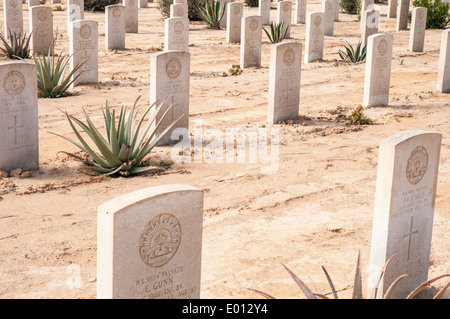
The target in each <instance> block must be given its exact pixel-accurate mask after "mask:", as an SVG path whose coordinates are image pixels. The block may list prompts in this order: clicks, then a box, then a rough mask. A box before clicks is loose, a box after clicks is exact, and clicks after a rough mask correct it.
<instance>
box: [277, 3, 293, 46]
mask: <svg viewBox="0 0 450 319" xmlns="http://www.w3.org/2000/svg"><path fill="white" fill-rule="evenodd" d="M291 12H292V2H291V1H289V0H284V1H280V2H278V4H277V23H278V24H280V23H281V22H283V32H284V30H286V29H287V32H286V37H285V38H286V39H288V38H290V37H291Z"/></svg>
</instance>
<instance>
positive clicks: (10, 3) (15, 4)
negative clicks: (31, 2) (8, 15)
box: [9, 0, 19, 8]
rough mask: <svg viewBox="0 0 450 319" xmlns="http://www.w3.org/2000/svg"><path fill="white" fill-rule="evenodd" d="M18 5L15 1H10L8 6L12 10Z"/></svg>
mask: <svg viewBox="0 0 450 319" xmlns="http://www.w3.org/2000/svg"><path fill="white" fill-rule="evenodd" d="M18 4H19V1H17V0H11V1H10V2H9V5H10V6H11V7H13V8H17V5H18Z"/></svg>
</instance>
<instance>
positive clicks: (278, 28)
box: [263, 22, 289, 43]
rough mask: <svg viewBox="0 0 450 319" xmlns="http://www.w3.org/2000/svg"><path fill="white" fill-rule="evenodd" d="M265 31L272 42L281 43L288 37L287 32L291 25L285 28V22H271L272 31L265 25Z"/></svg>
mask: <svg viewBox="0 0 450 319" xmlns="http://www.w3.org/2000/svg"><path fill="white" fill-rule="evenodd" d="M263 30H264V32H265V33H266V35H267V37H268V38H269V40H270V42H272V43H280V42H281V41H283V40H284V38H285V37H286V33H287V32H288V30H289V26H288V27H287V28H286V29H284V23H283V22H280V23H274V22H270V33H269V32H268V31H267V30H266V29H265V28H264V27H263Z"/></svg>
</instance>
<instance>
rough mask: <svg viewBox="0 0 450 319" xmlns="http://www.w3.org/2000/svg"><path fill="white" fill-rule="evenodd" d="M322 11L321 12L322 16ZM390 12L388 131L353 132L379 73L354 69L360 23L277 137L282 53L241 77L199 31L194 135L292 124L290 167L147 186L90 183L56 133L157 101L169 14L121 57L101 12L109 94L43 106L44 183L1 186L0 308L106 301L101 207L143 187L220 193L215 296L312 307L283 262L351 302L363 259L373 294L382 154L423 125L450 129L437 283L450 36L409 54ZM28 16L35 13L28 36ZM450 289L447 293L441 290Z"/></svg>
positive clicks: (170, 178)
mask: <svg viewBox="0 0 450 319" xmlns="http://www.w3.org/2000/svg"><path fill="white" fill-rule="evenodd" d="M52 6H53V8H54V9H56V5H52ZM320 6H321V5H320V2H319V1H317V0H314V1H309V2H308V8H307V10H308V12H312V11H320ZM379 6H380V8H381V10H382V11H381V24H380V32H383V33H388V34H392V35H393V36H394V49H393V59H392V73H391V84H390V102H389V106H388V107H371V108H365V109H364V113H365V114H366V115H367V116H368V117H370V118H371V119H372V120H373V121H374V124H373V125H367V126H358V125H349V124H348V123H346V122H347V121H346V120H345V117H346V116H348V115H349V114H350V113H351V111H352V110H353V109H354V108H356V107H357V106H358V105H359V104H361V103H362V98H363V87H364V67H365V64H364V63H358V64H347V63H343V62H341V61H339V56H338V54H337V52H338V50H339V49H343V48H344V45H345V44H346V42H347V41H348V42H349V43H350V44H352V45H355V44H357V43H358V41H359V34H360V33H359V29H358V28H359V22H358V21H357V18H356V16H355V15H347V14H343V13H342V12H341V14H340V20H341V21H340V22H336V23H335V32H334V36H333V37H329V36H325V48H324V59H323V60H322V61H318V62H314V63H310V64H304V63H303V62H302V71H301V93H300V110H299V113H300V115H299V119H298V120H296V121H289V122H287V123H281V124H275V125H271V124H268V123H266V117H267V95H268V80H269V79H268V76H269V68H268V65H269V59H270V57H269V52H270V45H271V44H270V42H269V41H268V38H267V37H266V36H265V34H263V45H262V66H261V67H260V68H248V69H244V70H243V72H242V74H240V75H236V76H231V75H228V69H229V68H230V67H231V65H233V64H239V45H238V44H227V43H226V41H225V34H226V33H225V32H226V31H225V30H209V29H206V27H205V24H204V23H202V22H193V21H191V22H190V34H189V37H190V48H189V50H190V53H191V65H190V68H191V76H190V114H189V122H190V128H191V133H192V129H193V127H194V123H195V121H198V120H201V121H202V125H203V129H208V128H214V129H218V130H221V131H223V132H225V130H226V129H227V128H248V129H259V128H262V129H270V128H278V129H279V168H278V170H277V171H276V172H275V173H274V174H265V173H263V172H262V171H261V167H266V166H267V165H269V164H266V163H234V164H231V163H228V164H227V163H205V162H202V163H183V164H177V163H174V164H172V165H170V167H168V168H167V169H165V170H163V171H161V172H160V173H158V174H147V175H143V176H136V177H131V178H130V177H117V178H109V177H90V176H87V175H84V174H82V173H80V172H79V171H77V168H78V166H79V164H78V163H77V162H74V161H73V160H72V159H70V158H69V157H68V156H66V155H65V154H63V153H58V152H60V151H67V152H77V151H78V150H77V149H76V148H75V147H74V146H73V145H72V144H70V143H69V142H67V141H66V140H64V139H62V138H61V137H58V136H55V135H53V134H51V132H53V133H58V134H61V135H63V136H67V137H73V133H72V131H71V128H70V126H69V123H68V121H67V119H66V118H65V115H64V114H63V113H62V112H61V110H63V111H67V112H68V113H69V114H72V115H74V116H75V117H77V118H81V119H83V118H84V116H83V113H82V108H85V109H86V111H87V112H88V113H89V115H91V116H92V117H93V119H94V120H95V121H96V123H98V124H99V125H101V121H102V118H101V107H102V106H104V104H105V101H106V100H108V101H109V103H110V105H111V106H113V107H119V106H120V105H122V104H124V105H129V106H131V105H132V103H133V102H134V100H135V99H136V98H137V97H138V96H142V97H141V100H140V105H142V106H144V105H148V103H149V81H150V80H149V74H150V73H149V72H150V55H151V54H152V53H154V52H156V48H158V47H160V46H161V43H163V42H164V18H163V17H162V16H161V14H160V12H159V10H158V9H157V4H156V3H149V8H147V9H139V33H138V34H130V33H127V34H126V49H125V50H119V51H110V52H106V51H105V50H104V39H105V37H104V13H91V12H85V19H92V20H96V21H98V22H99V83H97V84H91V85H81V86H78V87H76V88H74V89H71V90H70V93H71V95H70V96H67V97H64V98H59V99H42V98H41V99H39V145H40V154H39V156H40V168H39V170H38V171H34V172H33V176H32V177H28V178H20V177H7V178H1V179H0V225H1V227H0V253H1V257H2V258H1V261H0V281H1V283H2V284H1V285H0V297H2V298H95V297H96V266H97V261H96V247H97V238H96V231H97V207H98V206H99V205H101V204H103V203H104V202H106V201H109V200H111V199H113V198H115V197H117V196H119V195H122V194H126V193H129V192H131V191H134V190H138V189H141V188H145V187H149V186H157V185H166V184H189V185H192V186H195V187H198V188H201V189H203V190H204V221H203V223H204V224H203V249H202V280H201V298H212V299H214V298H261V296H259V295H257V294H256V293H254V292H252V291H250V290H248V288H254V289H258V290H262V291H264V292H266V293H269V294H271V295H273V296H275V297H278V298H304V296H303V295H302V293H301V291H300V290H299V289H298V287H297V286H296V284H295V283H294V281H293V280H292V278H291V277H290V276H289V274H288V273H287V272H286V271H285V270H284V268H283V267H282V265H281V264H280V263H281V262H282V263H284V264H286V265H287V266H288V267H289V268H290V269H291V270H293V271H294V273H296V274H297V275H298V276H299V277H300V278H301V279H302V280H303V281H304V282H305V283H307V284H311V283H314V285H315V286H316V287H317V289H318V290H319V291H320V292H322V293H325V294H328V296H330V295H329V287H328V283H327V280H326V277H325V276H324V274H323V272H322V269H321V266H324V267H325V268H326V269H327V271H328V272H329V274H330V276H331V278H332V280H333V282H334V285H335V287H336V289H337V290H338V295H339V296H340V297H341V298H350V297H351V292H352V284H353V278H354V273H355V268H356V260H357V254H358V250H360V251H361V263H362V269H363V284H364V288H366V285H367V277H368V273H367V269H368V266H369V253H370V244H371V232H372V218H373V208H374V196H375V182H376V170H377V160H378V149H379V147H378V146H379V143H380V141H381V140H383V139H385V138H387V137H389V136H391V135H393V134H396V133H398V132H400V131H404V130H410V129H411V130H417V129H421V130H428V131H434V132H439V133H442V137H443V139H442V148H441V156H440V167H439V178H438V186H437V197H436V207H435V217H434V227H433V237H432V245H431V257H430V267H429V277H430V278H432V277H435V276H438V275H441V274H444V273H449V272H450V252H449V249H448V246H447V245H448V244H449V241H448V233H449V232H450V142H449V138H450V125H449V122H448V121H449V118H450V96H449V95H448V94H443V93H439V92H437V91H436V78H437V67H438V59H439V48H440V38H441V32H442V30H427V32H426V38H425V50H424V52H423V53H412V52H409V51H408V50H407V49H408V41H409V30H408V31H400V32H395V19H387V18H386V11H387V5H386V4H379ZM62 8H63V9H65V6H64V3H63V5H62ZM27 10H28V8H27V5H26V4H24V25H25V29H27V27H28V11H27ZM53 14H54V26H55V27H58V30H59V34H60V39H59V41H58V43H57V52H60V51H64V52H66V53H67V52H68V50H69V43H68V38H67V27H66V11H56V10H55V11H53ZM250 14H257V8H249V7H247V6H245V7H244V16H246V15H250ZM275 17H276V11H275V10H274V7H273V4H272V10H271V18H272V19H275ZM266 28H267V27H266ZM291 37H292V39H291V40H292V41H299V42H301V43H302V45H303V46H304V39H305V25H304V24H299V25H295V24H294V25H292V30H291ZM285 41H288V40H285ZM303 49H304V48H303ZM0 62H8V60H7V59H6V58H3V57H0ZM30 62H31V61H30ZM204 143H207V141H205V140H204ZM269 147H270V146H269ZM171 150H172V147H171V146H163V147H156V148H155V149H154V151H153V152H152V153H151V156H150V161H152V162H153V163H157V164H159V163H163V164H164V163H166V164H170V161H171ZM186 205H187V206H188V205H189V203H186ZM445 283H446V281H445V280H441V281H437V282H435V283H434V284H433V285H432V287H431V289H430V290H431V292H434V293H435V292H437V290H438V289H439V288H441V287H442V286H443V285H444V284H445ZM363 292H364V295H366V289H364V290H363ZM426 295H427V294H426V293H425V294H422V295H421V296H422V297H426ZM330 297H331V298H332V296H330ZM419 297H420V296H419ZM445 297H446V298H448V297H449V292H447V293H446V295H445V296H444V298H445Z"/></svg>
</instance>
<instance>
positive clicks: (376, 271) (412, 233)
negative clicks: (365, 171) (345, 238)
mask: <svg viewBox="0 0 450 319" xmlns="http://www.w3.org/2000/svg"><path fill="white" fill-rule="evenodd" d="M441 139H442V136H441V134H439V133H434V132H427V131H416V130H411V131H403V132H400V133H398V134H395V135H393V136H390V137H388V138H386V139H384V140H383V141H381V143H380V150H379V159H378V170H377V182H376V194H375V206H374V217H373V230H372V246H371V252H370V268H369V282H368V289H369V295H370V294H372V296H371V297H372V298H374V297H375V296H373V288H375V286H376V282H377V281H378V278H379V276H380V271H381V269H382V267H383V265H384V264H385V263H386V262H387V260H388V259H389V258H391V257H393V256H394V255H396V256H395V257H394V258H393V259H392V260H391V261H390V263H389V266H388V267H387V271H386V273H385V274H384V276H383V279H382V281H381V285H380V287H379V289H378V297H381V295H384V294H385V293H386V290H387V289H388V288H389V286H390V284H391V283H392V282H393V281H394V280H395V279H397V278H398V277H399V276H401V275H404V274H406V275H407V277H406V278H404V279H402V280H401V281H400V282H399V284H398V285H397V287H396V288H395V290H394V295H393V298H394V299H396V298H401V299H404V298H406V296H407V295H408V294H409V293H411V292H412V291H413V290H414V289H415V288H417V287H418V286H419V285H420V284H422V283H423V282H425V281H427V280H428V267H429V261H430V247H431V237H432V230H433V217H434V207H435V197H436V185H437V177H438V167H439V154H440V149H441Z"/></svg>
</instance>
